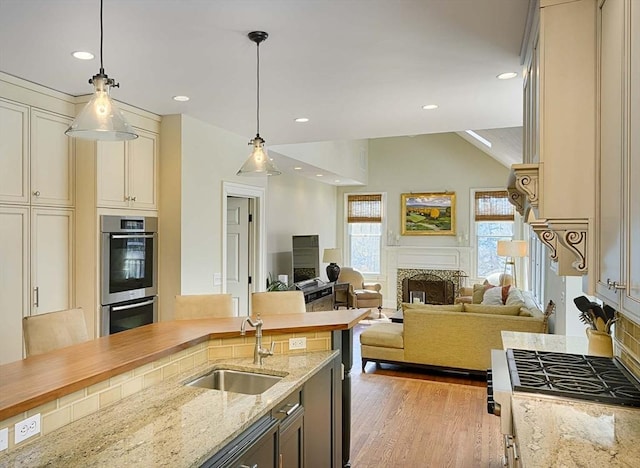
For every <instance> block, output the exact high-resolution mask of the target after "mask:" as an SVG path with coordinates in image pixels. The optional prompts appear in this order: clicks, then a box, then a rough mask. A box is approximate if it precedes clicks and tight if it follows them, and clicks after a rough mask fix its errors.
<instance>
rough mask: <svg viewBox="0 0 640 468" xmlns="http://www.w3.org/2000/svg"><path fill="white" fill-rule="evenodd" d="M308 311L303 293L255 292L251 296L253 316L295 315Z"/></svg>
mask: <svg viewBox="0 0 640 468" xmlns="http://www.w3.org/2000/svg"><path fill="white" fill-rule="evenodd" d="M306 311H307V308H306V307H305V305H304V294H302V291H269V292H255V293H253V294H252V295H251V313H252V315H257V314H260V315H269V314H295V313H304V312H306Z"/></svg>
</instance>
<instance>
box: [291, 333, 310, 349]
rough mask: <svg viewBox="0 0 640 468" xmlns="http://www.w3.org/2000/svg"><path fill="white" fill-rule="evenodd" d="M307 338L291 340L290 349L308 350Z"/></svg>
mask: <svg viewBox="0 0 640 468" xmlns="http://www.w3.org/2000/svg"><path fill="white" fill-rule="evenodd" d="M306 348H307V338H306V337H304V336H303V337H302V338H289V349H306Z"/></svg>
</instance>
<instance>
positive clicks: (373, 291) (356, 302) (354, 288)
mask: <svg viewBox="0 0 640 468" xmlns="http://www.w3.org/2000/svg"><path fill="white" fill-rule="evenodd" d="M338 283H349V289H348V290H347V291H336V294H346V295H347V297H346V299H347V301H346V302H347V307H349V308H355V309H361V308H366V307H377V308H378V315H379V316H380V315H381V314H382V294H381V293H380V290H381V289H382V286H381V285H380V284H378V283H365V282H364V277H363V276H362V273H360V272H359V271H358V270H354V269H353V268H351V267H342V268H341V269H340V275H339V276H338ZM341 299H343V298H338V297H336V301H339V300H341Z"/></svg>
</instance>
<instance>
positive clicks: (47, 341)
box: [22, 308, 89, 357]
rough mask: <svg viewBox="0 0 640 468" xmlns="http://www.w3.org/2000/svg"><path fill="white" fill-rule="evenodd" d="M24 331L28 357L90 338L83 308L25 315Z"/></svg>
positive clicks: (23, 321) (23, 320)
mask: <svg viewBox="0 0 640 468" xmlns="http://www.w3.org/2000/svg"><path fill="white" fill-rule="evenodd" d="M22 333H23V335H24V343H25V348H26V350H27V357H29V356H33V355H36V354H42V353H46V352H48V351H53V350H55V349H58V348H64V347H66V346H71V345H74V344H77V343H82V342H83V341H87V340H88V339H89V334H88V333H87V324H86V322H85V318H84V311H83V310H82V309H81V308H77V309H67V310H59V311H55V312H48V313H46V314H39V315H31V316H29V317H24V318H23V319H22Z"/></svg>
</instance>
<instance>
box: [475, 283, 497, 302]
mask: <svg viewBox="0 0 640 468" xmlns="http://www.w3.org/2000/svg"><path fill="white" fill-rule="evenodd" d="M491 288H493V286H491V285H490V284H488V283H486V284H474V285H473V299H472V301H473V303H474V304H480V303H481V302H482V299H484V293H485V292H486V291H487V290H488V289H491Z"/></svg>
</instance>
